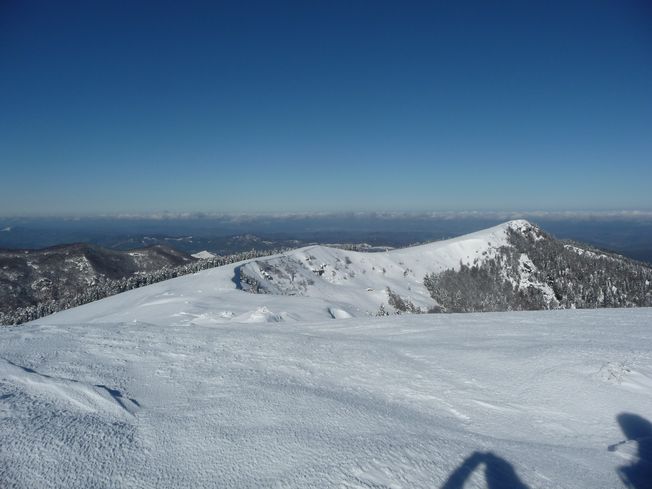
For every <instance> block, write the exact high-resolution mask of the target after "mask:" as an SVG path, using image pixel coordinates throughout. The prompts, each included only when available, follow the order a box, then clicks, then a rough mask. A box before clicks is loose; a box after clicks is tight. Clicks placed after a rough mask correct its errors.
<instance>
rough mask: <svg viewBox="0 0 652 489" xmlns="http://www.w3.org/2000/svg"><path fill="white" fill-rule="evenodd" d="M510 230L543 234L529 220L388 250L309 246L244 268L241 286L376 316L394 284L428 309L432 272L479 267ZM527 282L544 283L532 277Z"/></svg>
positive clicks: (396, 290) (431, 303)
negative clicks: (318, 300) (324, 300)
mask: <svg viewBox="0 0 652 489" xmlns="http://www.w3.org/2000/svg"><path fill="white" fill-rule="evenodd" d="M510 230H513V231H516V232H519V233H522V234H524V235H525V234H528V233H533V235H535V236H536V235H537V232H538V228H536V227H535V226H533V225H532V224H530V223H529V222H527V221H525V220H515V221H509V222H506V223H504V224H500V225H498V226H495V227H492V228H489V229H485V230H482V231H478V232H475V233H471V234H467V235H464V236H460V237H457V238H453V239H448V240H443V241H437V242H433V243H427V244H424V245H419V246H413V247H410V248H404V249H398V250H391V251H387V252H384V253H362V252H355V251H346V250H341V249H337V248H328V247H325V246H309V247H306V248H300V249H298V250H294V251H291V252H289V253H286V254H283V255H282V256H276V257H269V258H263V259H259V260H256V261H252V262H250V263H247V264H245V265H243V266H241V267H240V268H239V274H240V277H241V281H240V285H241V286H242V287H243V288H244V289H245V290H249V291H253V292H258V293H260V292H262V293H267V294H279V295H300V296H307V297H321V298H324V297H326V298H330V299H332V300H333V301H336V302H338V303H340V304H342V303H345V302H349V303H350V305H349V306H348V309H347V308H346V307H344V309H345V310H348V312H349V313H350V314H352V315H354V316H359V315H364V314H373V313H375V312H376V311H378V310H379V308H380V306H381V305H382V306H383V307H387V308H389V310H392V308H391V306H389V305H388V292H387V288H388V287H389V288H390V289H391V291H392V292H393V293H395V294H398V296H400V297H402V298H404V299H406V300H409V301H410V302H411V303H412V304H414V306H416V307H417V308H419V309H421V310H422V311H424V312H425V311H428V310H429V309H431V308H433V307H434V306H435V305H436V303H435V302H434V301H433V299H432V298H431V296H430V293H429V291H428V290H427V289H426V287H425V286H424V284H423V280H424V277H425V276H426V275H427V274H431V273H440V272H442V271H444V270H456V269H459V267H460V266H461V265H462V264H464V265H467V266H471V265H477V264H481V263H482V262H483V261H484V260H486V259H487V258H493V257H494V256H496V254H497V253H499V251H500V250H501V248H503V247H505V246H510V244H509V240H508V232H509V231H510ZM532 266H533V265H532ZM524 273H525V272H524ZM522 283H523V286H529V285H536V286H538V285H539V284H534V283H533V282H532V281H528V280H527V278H524V279H523V280H522ZM516 285H519V284H516ZM541 287H542V288H545V287H546V286H545V285H544V284H541ZM546 292H549V291H548V290H546Z"/></svg>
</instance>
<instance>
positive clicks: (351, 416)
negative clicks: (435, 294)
mask: <svg viewBox="0 0 652 489" xmlns="http://www.w3.org/2000/svg"><path fill="white" fill-rule="evenodd" d="M510 225H511V224H510ZM504 229H505V227H504V226H503V227H502V228H501V227H498V228H493V229H492V230H489V231H486V232H483V233H479V234H476V235H475V236H474V235H471V236H470V237H466V238H458V239H457V240H452V242H448V244H449V245H451V244H452V245H453V248H449V247H448V246H447V245H444V244H442V243H434V244H431V245H424V246H423V247H419V248H421V250H420V251H419V252H415V251H414V249H411V250H396V251H391V252H388V253H376V254H356V253H352V252H342V253H343V254H340V252H341V250H332V249H329V248H323V247H311V248H304V249H302V250H297V251H295V252H292V254H290V255H279V256H277V257H271V258H269V260H271V262H272V263H281V262H280V261H279V260H281V259H283V258H284V257H285V258H288V257H291V258H292V259H293V260H296V261H297V262H300V263H301V260H303V262H305V263H307V266H305V267H304V268H305V269H306V270H309V273H310V274H311V275H305V276H306V277H308V276H314V277H315V278H316V279H317V278H320V279H321V277H319V276H318V275H317V274H315V273H313V272H312V269H313V268H314V269H319V268H320V267H322V265H325V267H324V268H325V270H326V271H325V272H324V274H323V275H322V277H324V278H323V280H321V281H317V280H315V285H314V286H309V288H308V290H309V292H310V294H309V295H274V294H251V293H248V292H244V291H241V290H237V289H236V285H235V282H234V281H233V280H232V279H233V278H234V275H235V272H234V270H235V269H236V267H238V266H244V265H246V263H239V264H233V265H229V266H225V267H220V268H215V269H211V270H207V271H204V272H200V273H197V274H194V275H188V276H185V277H180V278H177V279H173V280H169V281H166V282H161V283H158V284H155V285H152V286H148V287H143V288H140V289H136V290H132V291H129V292H127V293H124V294H120V295H117V296H113V297H109V298H107V299H104V300H101V301H98V302H95V303H92V304H87V305H85V306H81V307H78V308H75V309H70V310H68V311H63V312H60V313H57V314H54V315H52V316H49V317H46V318H42V319H40V320H38V321H36V322H34V323H31V324H27V325H22V326H17V327H7V328H5V329H3V330H1V331H0V487H2V488H3V489H4V488H5V487H7V488H30V489H31V488H46V487H47V488H49V487H66V488H94V487H98V488H99V487H101V488H177V487H197V488H242V487H244V488H246V487H261V488H262V487H275V488H307V487H319V488H322V487H323V488H410V489H413V488H415V489H418V488H429V489H432V488H442V489H443V488H445V489H461V488H462V487H464V488H470V487H478V488H484V487H488V488H489V489H499V488H500V489H502V488H508V487H509V488H522V487H529V488H530V489H535V488H550V489H553V488H554V489H563V488H567V489H571V488H572V489H577V488H591V489H601V488H604V489H612V488H619V487H624V486H623V484H622V482H621V479H620V476H619V474H630V473H632V471H634V472H635V473H638V474H639V475H640V474H643V475H645V474H651V473H652V472H649V471H650V470H651V466H650V465H645V463H644V462H643V461H641V460H640V457H641V456H644V457H648V458H650V453H649V440H650V438H641V437H633V436H632V435H631V432H629V431H628V430H627V429H625V428H624V430H625V431H628V433H627V434H625V433H624V432H623V431H621V427H620V425H622V419H623V416H625V418H626V419H630V420H631V419H638V418H636V417H635V416H630V418H627V416H628V415H627V414H626V413H631V415H638V416H641V417H642V418H646V419H648V420H649V419H651V418H652V348H651V346H652V328H651V327H650V326H651V325H652V309H649V308H644V309H618V310H583V311H582V310H567V311H541V312H516V313H514V312H512V313H486V314H451V315H443V314H435V315H403V316H389V317H383V318H378V317H367V316H366V310H367V309H366V308H367V307H370V305H374V303H373V300H372V299H368V300H367V301H368V303H364V302H362V303H359V301H362V299H363V298H364V297H367V296H368V297H371V298H375V299H378V300H379V299H380V298H381V296H386V293H385V291H384V288H383V286H382V285H381V286H379V287H378V288H376V289H375V290H370V291H368V290H367V288H374V287H372V286H369V285H367V284H368V283H369V282H367V281H365V280H362V279H361V278H360V275H365V276H368V277H377V283H378V284H384V283H385V282H384V280H387V279H389V280H395V282H396V285H395V286H396V288H397V291H398V290H399V281H400V279H401V278H403V279H404V278H405V276H408V277H410V276H411V275H410V273H414V275H413V276H414V278H413V279H412V280H413V282H411V284H412V289H413V290H414V289H415V288H417V287H418V286H419V284H418V279H417V277H418V276H419V274H421V273H423V272H424V271H425V270H426V269H428V270H429V269H431V267H444V266H446V267H448V266H455V264H456V263H459V259H461V258H460V256H462V255H463V256H464V257H466V256H468V260H471V261H472V260H474V259H475V257H476V255H478V254H479V255H482V253H483V252H485V251H487V253H490V252H491V249H493V247H494V246H500V243H501V240H502V239H503V237H504ZM489 241H491V243H492V244H491V245H488V244H487V243H488V242H489ZM444 243H445V242H444ZM485 256H486V255H485ZM311 257H314V258H311ZM347 257H348V258H349V260H350V261H351V263H347V262H346V258H347ZM335 258H339V259H340V262H337V261H336V260H335ZM465 259H466V258H465ZM274 260H276V262H274ZM333 264H337V265H338V266H339V267H340V268H339V269H337V268H335V266H334V265H333ZM345 265H348V266H349V268H348V269H347V267H346V266H345ZM526 265H527V266H529V264H528V263H527V261H525V260H523V261H522V262H521V266H526ZM383 268H385V271H384V272H383V270H382V269H383ZM406 268H409V269H411V270H413V272H408V273H407V275H404V270H405V269H406ZM299 270H301V269H299ZM332 271H335V274H332V273H330V276H328V273H329V272H332ZM351 271H353V272H354V273H353V276H351ZM297 273H298V272H297ZM301 273H303V272H301ZM302 276H303V275H302ZM327 276H328V280H326V277H327ZM344 277H346V278H344ZM378 277H381V278H382V280H381V279H380V278H378ZM296 280H298V279H297V277H295V281H296ZM367 280H369V279H367ZM288 283H292V282H291V281H290V280H289V279H288ZM352 284H353V285H352ZM285 285H287V284H285ZM363 285H364V288H363ZM310 287H312V288H310ZM317 287H319V288H320V289H319V290H321V291H322V292H323V295H322V296H319V294H318V292H319V290H317ZM403 287H404V289H402V290H405V291H408V289H407V287H406V286H405V285H403ZM392 289H394V285H393V284H392ZM347 293H350V295H349V296H347ZM374 294H377V295H378V297H376V295H374ZM384 300H386V297H384ZM642 418H641V419H642ZM619 423H620V424H619ZM642 423H643V424H642V425H641V426H644V427H645V426H646V425H644V422H642ZM647 436H648V437H650V436H652V432H650V433H648V434H647ZM645 447H647V448H645ZM630 466H631V467H630ZM632 467H633V469H632ZM622 468H625V470H620V469H622ZM646 470H647V471H648V472H645V471H646ZM636 471H638V472H636ZM485 476H486V478H488V480H489V481H490V483H489V485H487V483H486V482H485ZM464 480H466V482H467V483H466V485H464ZM649 480H652V477H650V479H649ZM519 484H522V485H519ZM634 487H636V489H642V488H643V487H649V486H642V485H641V486H634Z"/></svg>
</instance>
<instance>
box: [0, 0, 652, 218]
mask: <svg viewBox="0 0 652 489" xmlns="http://www.w3.org/2000/svg"><path fill="white" fill-rule="evenodd" d="M651 21H652V9H651V8H650V6H649V4H648V3H647V2H645V1H642V0H630V1H622V2H615V1H614V2H593V1H577V0H576V1H567V2H545V3H542V4H533V3H531V2H505V3H501V5H489V4H487V3H486V2H480V1H477V2H465V3H464V5H463V6H462V5H434V4H431V3H425V2H424V3H421V2H413V3H408V4H398V3H391V2H374V4H373V8H371V6H370V4H368V3H365V2H357V3H350V2H346V3H345V2H274V3H272V2H238V3H230V4H227V3H217V2H195V1H192V2H184V3H183V4H174V3H164V2H142V1H141V2H129V3H128V4H124V3H122V4H120V3H116V2H103V3H100V2H92V3H91V2H67V1H64V2H56V3H55V2H45V1H40V2H38V1H37V2H29V3H24V2H3V3H2V5H0V72H1V73H2V76H0V107H2V110H0V175H1V177H0V189H1V191H0V215H3V216H15V215H20V216H25V215H98V214H110V215H116V214H129V213H136V214H140V213H144V214H147V213H157V212H160V211H162V210H164V209H168V210H170V211H171V212H182V213H183V212H198V211H201V212H207V213H212V212H219V213H238V212H244V213H247V212H264V213H283V212H317V211H322V212H342V211H364V212H374V211H387V210H395V211H413V212H419V211H426V210H433V209H436V210H439V211H453V210H480V211H485V210H496V209H498V210H500V209H505V210H514V209H518V210H535V209H544V210H548V211H563V210H565V209H583V210H587V211H591V210H606V209H626V210H632V209H640V210H646V211H649V210H652V203H651V202H650V198H649V193H650V192H649V182H650V181H652V164H651V163H652V162H651V156H652V126H651V125H650V120H652V92H651V91H650V87H651V86H652V63H650V60H651V55H652V27H651V26H652V22H651Z"/></svg>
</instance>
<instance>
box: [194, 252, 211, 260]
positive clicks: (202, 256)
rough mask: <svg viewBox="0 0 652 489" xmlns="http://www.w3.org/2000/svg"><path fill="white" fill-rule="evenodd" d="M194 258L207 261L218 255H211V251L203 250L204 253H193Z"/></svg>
mask: <svg viewBox="0 0 652 489" xmlns="http://www.w3.org/2000/svg"><path fill="white" fill-rule="evenodd" d="M192 256H193V257H194V258H199V259H200V260H206V259H208V258H214V257H216V256H217V255H216V254H215V253H211V252H210V251H207V250H203V251H199V252H197V253H193V254H192Z"/></svg>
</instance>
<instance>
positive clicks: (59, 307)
mask: <svg viewBox="0 0 652 489" xmlns="http://www.w3.org/2000/svg"><path fill="white" fill-rule="evenodd" d="M290 249H291V248H286V249H279V250H266V251H264V250H251V251H244V252H241V253H235V254H232V255H226V256H215V257H212V258H206V259H202V260H198V261H195V262H193V263H189V264H186V265H181V266H178V267H164V268H162V269H160V270H156V271H154V272H148V273H145V272H139V273H136V274H134V275H131V276H128V277H123V278H121V279H109V278H106V277H100V278H99V279H96V280H94V282H93V283H91V284H89V285H88V286H86V287H84V288H83V289H82V290H53V291H52V298H51V299H49V300H45V301H41V302H38V303H36V304H33V305H29V306H26V307H19V308H16V309H13V310H11V311H9V312H0V325H13V324H22V323H26V322H28V321H33V320H35V319H38V318H41V317H43V316H47V315H49V314H53V313H55V312H58V311H63V310H65V309H70V308H71V307H76V306H81V305H83V304H88V303H89V302H94V301H97V300H100V299H104V298H105V297H109V296H112V295H115V294H119V293H121V292H126V291H127V290H131V289H137V288H139V287H144V286H145V285H151V284H155V283H157V282H162V281H163V280H169V279H171V278H176V277H181V276H183V275H188V274H191V273H196V272H200V271H202V270H207V269H209V268H215V267H220V266H222V265H229V264H231V263H236V262H239V261H244V260H251V259H255V258H260V257H263V256H269V255H275V254H278V253H284V252H285V251H288V250H290Z"/></svg>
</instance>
